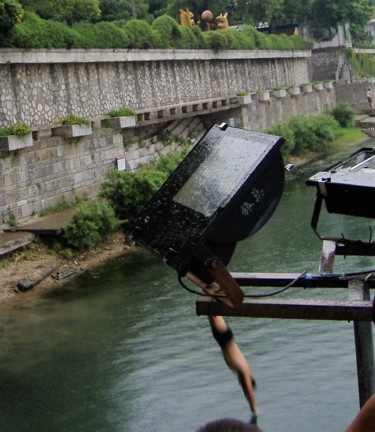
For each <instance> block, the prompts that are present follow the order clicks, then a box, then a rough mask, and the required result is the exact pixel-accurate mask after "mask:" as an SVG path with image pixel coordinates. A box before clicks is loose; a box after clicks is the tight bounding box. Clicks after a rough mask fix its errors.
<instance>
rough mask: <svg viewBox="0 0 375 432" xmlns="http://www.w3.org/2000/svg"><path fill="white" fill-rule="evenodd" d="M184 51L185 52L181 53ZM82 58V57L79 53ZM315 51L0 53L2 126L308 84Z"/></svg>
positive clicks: (33, 124)
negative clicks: (308, 62) (309, 59)
mask: <svg viewBox="0 0 375 432" xmlns="http://www.w3.org/2000/svg"><path fill="white" fill-rule="evenodd" d="M182 51H183V50H182ZM79 54H82V55H79ZM309 57H310V52H309V51H300V52H285V51H280V52H278V51H230V52H224V53H215V52H213V51H205V50H203V51H196V52H194V51H184V53H183V54H181V55H180V56H179V57H178V59H176V53H175V52H174V51H170V50H164V51H157V50H150V51H146V52H142V51H141V52H136V51H135V52H133V53H131V55H130V54H129V53H128V51H126V50H119V51H116V52H113V51H112V50H100V51H93V50H92V51H87V52H82V50H69V51H64V50H55V51H52V50H51V51H45V50H31V51H21V50H7V49H2V50H0V86H1V94H0V127H1V126H7V125H8V124H12V123H14V121H15V120H16V121H22V122H25V123H27V124H29V125H32V126H41V125H46V124H50V123H53V122H54V121H56V120H58V119H61V118H62V117H64V116H66V115H67V114H71V113H74V114H76V115H81V116H85V117H95V116H98V115H103V114H105V113H106V112H108V111H110V110H114V109H118V108H121V107H126V106H130V107H133V108H136V109H143V108H157V107H159V106H166V105H173V104H176V103H182V102H188V101H196V100H201V99H207V98H215V97H222V96H227V95H233V94H234V93H236V92H238V91H244V90H246V91H249V92H252V91H256V90H257V89H259V88H272V87H275V86H280V85H289V84H294V83H303V82H307V81H309V76H308V67H307V61H306V59H308V58H309Z"/></svg>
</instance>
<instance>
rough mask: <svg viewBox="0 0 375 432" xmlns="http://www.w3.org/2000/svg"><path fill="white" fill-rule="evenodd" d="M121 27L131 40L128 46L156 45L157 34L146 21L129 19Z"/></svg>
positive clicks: (140, 47) (145, 46)
mask: <svg viewBox="0 0 375 432" xmlns="http://www.w3.org/2000/svg"><path fill="white" fill-rule="evenodd" d="M123 29H124V31H125V33H126V34H127V35H128V38H129V40H130V41H131V42H130V44H131V45H130V48H139V49H147V48H155V47H156V45H157V43H156V41H157V36H156V34H155V31H154V30H153V28H152V27H151V26H150V24H148V23H147V22H146V21H142V20H130V21H128V22H127V23H126V24H125V26H124V27H123Z"/></svg>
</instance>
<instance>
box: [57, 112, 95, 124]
mask: <svg viewBox="0 0 375 432" xmlns="http://www.w3.org/2000/svg"><path fill="white" fill-rule="evenodd" d="M60 123H61V124H62V125H80V126H82V125H87V124H89V121H88V120H87V119H86V118H85V117H81V116H76V115H74V114H69V115H67V116H66V117H64V118H63V119H61V121H60Z"/></svg>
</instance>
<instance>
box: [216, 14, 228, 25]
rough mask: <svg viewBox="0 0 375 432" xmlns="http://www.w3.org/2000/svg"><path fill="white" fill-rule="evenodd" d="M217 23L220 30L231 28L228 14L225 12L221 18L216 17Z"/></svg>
mask: <svg viewBox="0 0 375 432" xmlns="http://www.w3.org/2000/svg"><path fill="white" fill-rule="evenodd" d="M216 22H217V26H218V27H219V28H220V29H226V28H228V27H229V23H228V12H225V14H224V15H223V14H220V15H219V16H217V17H216Z"/></svg>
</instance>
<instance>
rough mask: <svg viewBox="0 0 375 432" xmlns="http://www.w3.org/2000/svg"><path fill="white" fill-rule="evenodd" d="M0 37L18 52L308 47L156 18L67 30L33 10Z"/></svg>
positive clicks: (247, 30) (246, 30) (293, 39)
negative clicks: (207, 29)
mask: <svg viewBox="0 0 375 432" xmlns="http://www.w3.org/2000/svg"><path fill="white" fill-rule="evenodd" d="M8 1H10V0H8ZM66 1H68V0H66ZM71 1H73V0H71ZM0 8H1V0H0ZM45 16H48V14H45ZM1 33H2V34H1ZM0 35H1V36H2V37H0V46H1V47H20V48H67V49H69V48H85V49H89V48H123V49H132V48H137V49H148V48H174V49H213V50H226V49H280V50H297V49H311V47H312V42H311V41H309V40H305V39H303V38H302V37H299V36H286V35H272V37H271V36H266V35H264V34H263V33H261V32H258V31H257V30H255V28H254V27H252V26H250V25H245V26H243V27H242V31H238V30H237V29H227V30H211V31H206V32H203V31H201V29H200V28H199V26H194V27H192V28H190V27H186V26H183V25H181V24H179V22H177V21H176V20H175V19H173V18H172V17H170V16H168V15H162V16H160V17H158V18H156V19H155V20H154V21H153V22H152V24H149V23H148V22H147V21H144V20H139V19H133V20H129V21H127V22H126V23H125V24H123V25H122V26H119V25H117V24H115V23H114V22H104V21H101V22H98V23H92V22H75V21H74V23H73V24H72V25H68V24H66V23H65V22H60V21H55V20H52V19H43V18H42V17H41V16H39V15H37V14H36V13H35V12H33V11H32V10H27V11H26V12H25V13H24V14H23V15H22V20H21V18H20V21H19V22H18V21H16V22H15V23H14V25H13V26H12V27H11V28H9V29H8V30H7V31H3V32H1V28H0Z"/></svg>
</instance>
